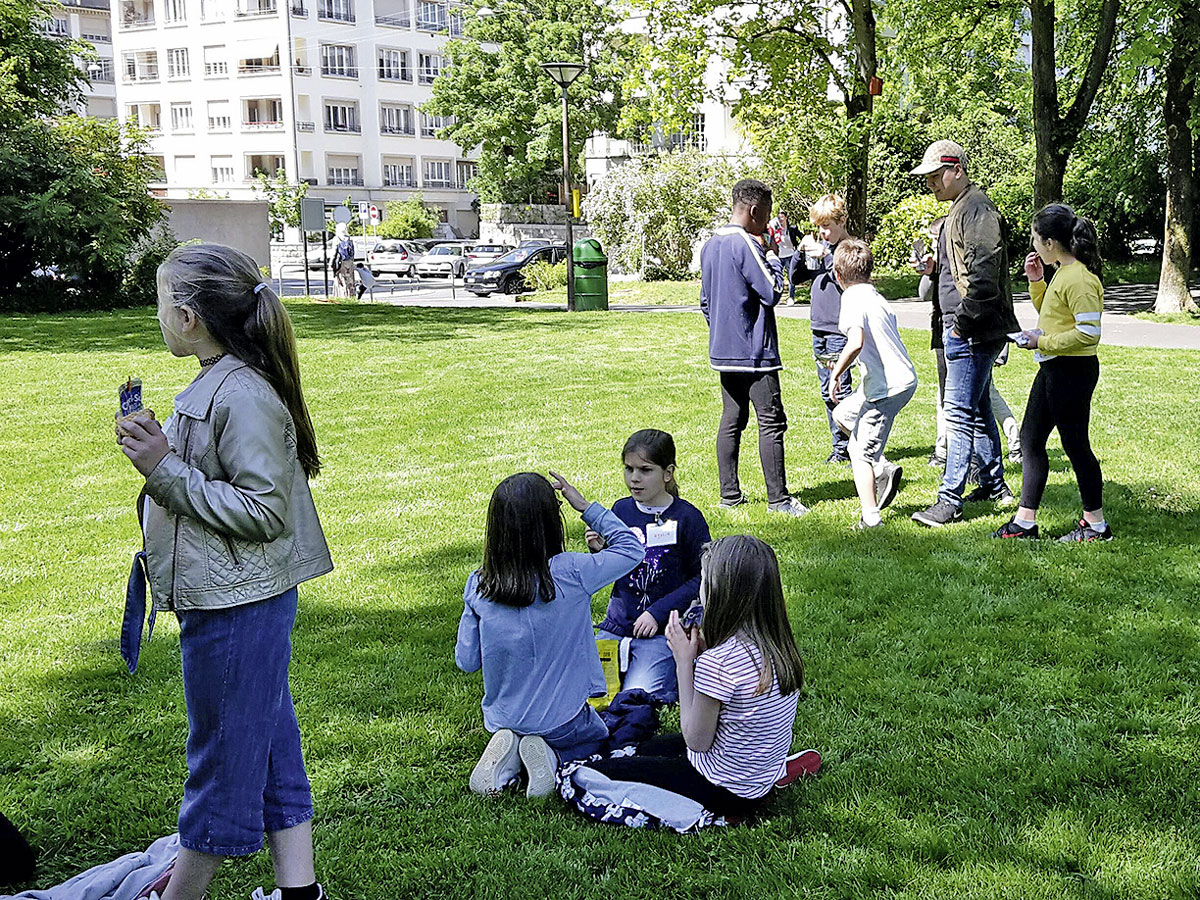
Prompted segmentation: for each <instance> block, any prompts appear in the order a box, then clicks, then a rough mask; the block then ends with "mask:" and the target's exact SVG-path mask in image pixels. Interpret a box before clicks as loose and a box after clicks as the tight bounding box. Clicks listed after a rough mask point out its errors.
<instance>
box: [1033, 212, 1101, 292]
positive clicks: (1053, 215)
mask: <svg viewBox="0 0 1200 900" xmlns="http://www.w3.org/2000/svg"><path fill="white" fill-rule="evenodd" d="M1033 230H1034V231H1036V232H1037V233H1038V236H1039V237H1041V238H1042V239H1043V240H1046V239H1047V238H1049V239H1050V240H1052V241H1056V242H1058V243H1059V244H1061V245H1062V246H1063V247H1066V248H1067V250H1069V251H1070V252H1071V255H1072V256H1074V257H1075V258H1076V259H1078V260H1079V261H1080V262H1081V263H1083V264H1084V265H1085V266H1087V268H1088V269H1089V270H1090V271H1091V273H1092V274H1093V275H1095V276H1096V277H1097V278H1099V277H1100V273H1101V270H1102V269H1103V267H1104V260H1102V259H1101V258H1100V238H1099V236H1098V235H1097V234H1096V226H1095V225H1094V224H1093V223H1092V221H1091V220H1090V219H1085V218H1084V217H1083V216H1077V215H1075V211H1074V210H1072V209H1071V207H1069V206H1066V205H1064V204H1062V203H1051V204H1050V205H1049V206H1047V207H1045V208H1043V209H1042V211H1041V212H1039V213H1038V214H1037V215H1036V216H1034V217H1033Z"/></svg>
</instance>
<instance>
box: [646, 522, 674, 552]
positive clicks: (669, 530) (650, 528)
mask: <svg viewBox="0 0 1200 900" xmlns="http://www.w3.org/2000/svg"><path fill="white" fill-rule="evenodd" d="M678 541H679V523H678V522H676V521H675V520H674V519H668V520H667V521H666V522H663V523H662V524H661V525H655V524H653V523H651V524H649V525H647V526H646V546H647V547H669V546H671V545H672V544H675V543H677V542H678Z"/></svg>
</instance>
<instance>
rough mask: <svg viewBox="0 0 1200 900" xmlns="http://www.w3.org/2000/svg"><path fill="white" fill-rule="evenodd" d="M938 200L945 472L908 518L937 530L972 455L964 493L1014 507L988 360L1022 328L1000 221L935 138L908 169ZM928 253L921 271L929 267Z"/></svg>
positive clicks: (955, 151)
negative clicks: (941, 206) (974, 472)
mask: <svg viewBox="0 0 1200 900" xmlns="http://www.w3.org/2000/svg"><path fill="white" fill-rule="evenodd" d="M912 174H914V175H923V176H925V182H926V184H927V185H928V186H929V189H930V190H931V191H932V192H933V195H934V196H935V197H936V198H937V199H938V200H942V201H945V200H949V201H951V205H950V210H949V212H948V213H947V214H946V223H945V225H944V226H943V227H942V230H941V234H940V235H939V236H938V246H937V266H936V268H937V271H938V276H937V284H936V290H937V296H938V304H939V306H940V308H941V310H942V328H943V332H942V341H943V343H944V344H945V354H946V391H945V397H944V406H945V414H946V438H947V440H946V472H945V475H944V476H943V477H942V484H941V487H940V488H939V489H938V495H937V499H936V500H935V501H934V502H933V504H932V505H931V506H930V507H929V508H928V509H924V510H921V511H920V512H916V513H913V519H914V520H915V521H917V522H919V523H920V524H922V525H926V526H929V527H931V528H940V527H942V526H943V525H946V524H948V523H950V522H953V521H955V520H956V519H961V518H962V506H963V500H964V497H963V490H964V489H965V487H966V484H967V472H968V470H969V468H970V465H971V456H972V454H973V453H974V454H975V455H976V456H977V457H978V459H979V487H978V488H977V489H976V490H974V491H972V492H971V493H970V494H969V495H968V496H967V497H966V498H965V499H966V500H968V501H982V500H993V501H997V502H999V503H1000V504H1001V505H1012V504H1014V503H1015V500H1014V499H1013V496H1012V491H1010V490H1009V488H1008V485H1007V484H1005V482H1004V461H1003V459H1002V457H1001V452H1000V431H999V429H998V428H997V427H996V420H995V419H994V418H993V417H992V403H991V396H990V395H991V380H992V366H993V365H994V364H995V362H996V357H997V356H999V355H1000V350H1001V349H1002V348H1003V347H1004V342H1005V338H1006V335H1007V334H1009V333H1010V332H1014V331H1017V330H1019V329H1020V326H1019V325H1018V323H1017V317H1016V314H1015V313H1014V312H1013V302H1012V291H1011V289H1010V288H1009V284H1008V252H1007V250H1006V248H1005V245H1004V222H1003V219H1002V218H1001V216H1000V212H999V210H997V209H996V206H995V204H993V203H992V201H991V200H989V199H988V197H987V195H986V194H985V193H984V192H983V191H982V190H980V189H979V188H978V187H977V186H976V185H974V184H973V183H972V182H971V180H970V178H969V177H968V175H967V156H966V152H965V151H964V150H963V148H962V147H960V146H959V145H958V144H956V143H954V142H953V141H945V140H943V141H935V142H934V143H933V144H931V145H930V146H929V148H928V149H927V150H926V151H925V156H924V158H923V159H922V160H921V164H920V165H919V166H917V167H916V168H915V169H913V170H912ZM934 268H935V266H934V259H933V257H932V256H929V257H927V258H926V261H925V271H926V272H932V271H933V270H934Z"/></svg>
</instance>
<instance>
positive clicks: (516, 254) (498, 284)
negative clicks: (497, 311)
mask: <svg viewBox="0 0 1200 900" xmlns="http://www.w3.org/2000/svg"><path fill="white" fill-rule="evenodd" d="M566 258H567V245H566V244H551V245H548V246H536V247H518V248H517V249H516V250H513V251H511V252H509V253H505V254H504V255H503V256H501V257H500V258H499V259H497V260H495V261H493V262H490V263H485V264H484V265H482V266H478V267H476V268H473V269H470V270H468V272H467V277H466V281H465V282H464V284H465V286H466V288H467V290H468V291H470V292H471V293H473V294H479V295H481V296H484V297H486V296H487V295H488V294H491V293H494V292H496V291H499V292H500V293H501V294H519V293H520V292H521V291H523V290H525V277H524V275H522V274H521V273H522V270H523V269H524V268H525V267H526V266H528V265H530V264H531V263H535V262H548V263H551V264H553V263H559V262H562V261H563V260H564V259H566Z"/></svg>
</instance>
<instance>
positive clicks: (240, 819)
mask: <svg viewBox="0 0 1200 900" xmlns="http://www.w3.org/2000/svg"><path fill="white" fill-rule="evenodd" d="M296 603H297V596H296V589H295V588H292V589H291V590H289V591H286V592H284V593H282V594H279V595H278V596H276V597H271V598H270V599H268V600H259V601H256V602H254V603H246V604H243V605H241V606H231V607H225V608H223V609H199V610H187V611H183V612H180V613H179V614H178V615H179V646H180V650H181V653H182V656H183V696H184V699H185V701H186V702H187V716H188V739H187V763H188V777H187V781H186V782H185V783H184V786H183V804H182V805H181V806H180V808H179V843H180V845H181V846H183V847H186V848H187V849H188V850H194V851H196V852H198V853H211V854H214V855H218V856H247V855H249V854H251V853H255V852H257V851H258V850H259V849H260V848H261V847H262V843H263V834H264V832H275V831H284V830H285V829H288V828H293V827H295V826H296V825H300V824H302V823H304V822H307V821H308V820H309V819H311V818H312V816H313V806H312V792H311V791H310V789H309V784H308V776H307V775H306V774H305V771H304V757H303V755H302V754H301V752H300V726H299V724H298V723H297V722H296V708H295V706H293V705H292V694H291V691H290V690H289V688H288V663H289V662H290V661H291V656H292V625H293V624H294V623H295V621H296Z"/></svg>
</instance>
